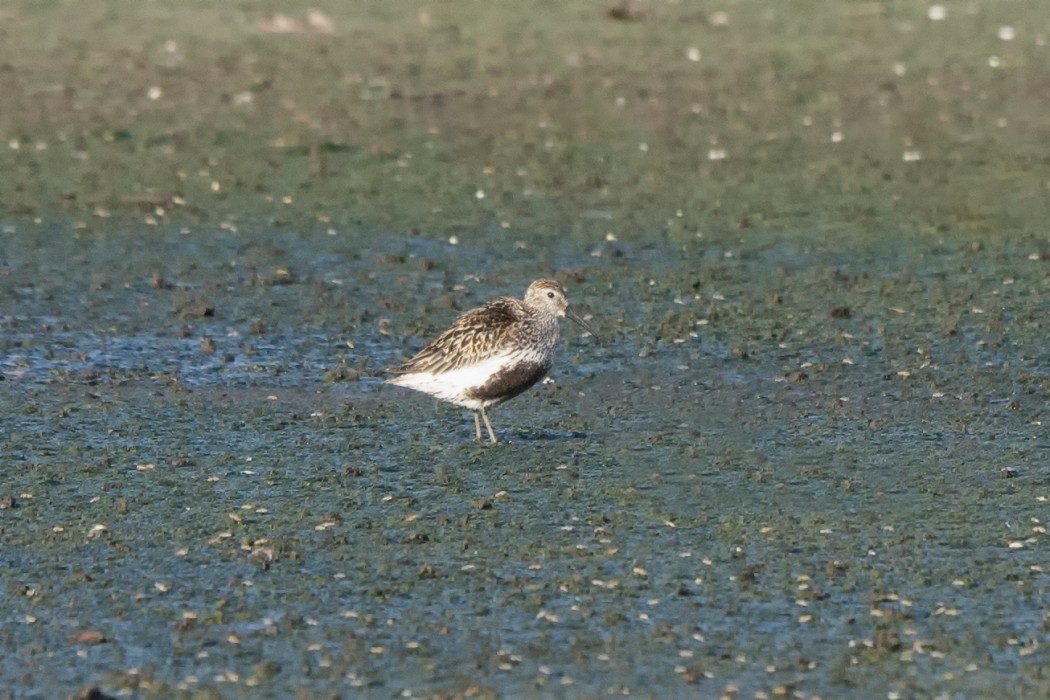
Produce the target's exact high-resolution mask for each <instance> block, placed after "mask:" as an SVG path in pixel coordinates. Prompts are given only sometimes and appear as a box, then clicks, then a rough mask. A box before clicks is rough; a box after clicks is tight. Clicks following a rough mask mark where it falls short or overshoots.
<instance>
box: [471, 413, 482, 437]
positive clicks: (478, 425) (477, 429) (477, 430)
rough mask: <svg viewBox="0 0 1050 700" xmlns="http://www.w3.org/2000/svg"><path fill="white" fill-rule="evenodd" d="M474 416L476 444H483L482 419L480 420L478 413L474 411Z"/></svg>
mask: <svg viewBox="0 0 1050 700" xmlns="http://www.w3.org/2000/svg"><path fill="white" fill-rule="evenodd" d="M472 413H473V414H474V442H481V419H480V418H478V412H477V411H472Z"/></svg>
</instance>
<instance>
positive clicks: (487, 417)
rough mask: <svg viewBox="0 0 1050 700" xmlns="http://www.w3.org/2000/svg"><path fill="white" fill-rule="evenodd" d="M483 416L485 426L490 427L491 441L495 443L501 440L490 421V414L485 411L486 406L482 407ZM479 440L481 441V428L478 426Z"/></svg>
mask: <svg viewBox="0 0 1050 700" xmlns="http://www.w3.org/2000/svg"><path fill="white" fill-rule="evenodd" d="M475 417H476V415H475ZM481 417H482V418H484V419H485V427H486V428H488V429H489V441H490V442H492V444H493V445H495V444H496V443H497V442H499V438H497V437H496V432H495V431H494V430H493V429H492V423H489V414H487V413H485V407H484V406H482V407H481ZM478 442H481V428H478Z"/></svg>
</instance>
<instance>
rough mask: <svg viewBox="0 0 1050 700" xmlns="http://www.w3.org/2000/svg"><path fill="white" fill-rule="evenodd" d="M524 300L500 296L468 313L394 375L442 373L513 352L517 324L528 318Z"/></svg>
mask: <svg viewBox="0 0 1050 700" xmlns="http://www.w3.org/2000/svg"><path fill="white" fill-rule="evenodd" d="M521 307H522V304H521V301H519V300H518V299H514V298H511V297H498V298H496V299H493V300H492V301H490V302H488V303H487V304H485V305H484V306H479V307H478V308H476V309H471V310H470V311H467V312H466V313H464V314H463V315H462V316H460V317H459V318H458V319H456V322H455V323H454V324H452V327H451V328H449V329H448V330H447V331H445V332H444V333H442V334H441V335H439V336H438V337H437V338H435V339H434V341H433V342H432V343H430V344H429V345H427V346H426V347H425V348H423V349H422V350H420V351H419V352H418V353H417V354H416V355H415V357H413V358H412V359H411V360H409V361H408V362H406V363H405V364H403V365H401V366H400V367H395V368H393V369H392V370H390V371H391V372H393V373H395V374H406V373H409V372H432V373H434V374H440V373H442V372H450V371H452V370H455V369H459V368H461V367H465V366H468V365H472V364H475V363H477V362H481V361H482V360H485V359H488V358H490V357H494V356H496V355H499V354H502V353H504V352H506V351H507V350H508V349H509V343H510V341H511V340H512V339H513V338H514V337H515V332H514V330H515V328H516V324H517V322H518V321H519V320H521V318H522V317H523V316H524V310H523V309H522V308H521Z"/></svg>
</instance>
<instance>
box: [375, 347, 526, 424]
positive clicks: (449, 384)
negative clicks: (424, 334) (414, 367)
mask: <svg viewBox="0 0 1050 700" xmlns="http://www.w3.org/2000/svg"><path fill="white" fill-rule="evenodd" d="M526 360H533V361H534V360H535V355H534V353H522V352H513V353H505V354H503V355H497V356H495V357H490V358H488V359H486V360H482V361H481V362H479V363H477V364H474V365H468V366H466V367H460V368H459V369H454V370H451V371H449V372H440V373H437V374H435V373H433V372H411V373H409V374H402V375H399V376H397V377H394V378H393V379H390V380H388V381H389V383H390V384H396V385H398V386H403V387H407V388H409V389H415V390H416V391H422V392H423V393H424V394H430V395H431V396H434V397H437V398H439V399H442V400H443V401H448V402H450V403H454V404H456V405H457V406H463V407H464V408H469V409H470V410H472V411H476V410H477V409H479V408H482V407H484V406H491V405H492V404H494V403H496V402H495V401H491V400H490V401H484V400H481V399H476V398H471V397H470V396H468V394H469V393H470V390H471V389H477V388H479V387H481V386H484V385H485V383H486V382H487V381H488V380H489V379H491V378H492V376H493V375H494V374H496V373H497V372H499V371H500V370H501V369H504V368H506V367H510V366H513V365H516V364H518V363H519V362H522V361H526Z"/></svg>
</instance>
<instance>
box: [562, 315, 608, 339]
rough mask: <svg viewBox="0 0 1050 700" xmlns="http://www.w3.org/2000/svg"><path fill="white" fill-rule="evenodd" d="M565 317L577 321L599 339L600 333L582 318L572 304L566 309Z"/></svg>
mask: <svg viewBox="0 0 1050 700" xmlns="http://www.w3.org/2000/svg"><path fill="white" fill-rule="evenodd" d="M565 317H566V318H568V319H569V320H570V321H572V322H573V323H575V324H576V325H577V326H579V327H580V328H582V329H583V330H585V331H587V332H588V333H590V334H591V335H593V336H594V339H595V340H598V334H597V333H595V332H594V329H592V328H591V325H590V324H589V323H587V322H586V321H584V320H583V319H582V318H580V315H579V314H578V313H576V311H575V310H574V309H573V308H572V307H571V306H570V307H568V308H566V309H565ZM599 342H600V341H599Z"/></svg>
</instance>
